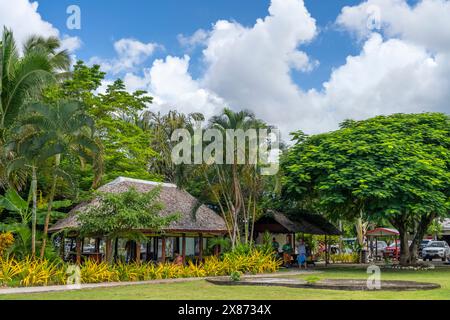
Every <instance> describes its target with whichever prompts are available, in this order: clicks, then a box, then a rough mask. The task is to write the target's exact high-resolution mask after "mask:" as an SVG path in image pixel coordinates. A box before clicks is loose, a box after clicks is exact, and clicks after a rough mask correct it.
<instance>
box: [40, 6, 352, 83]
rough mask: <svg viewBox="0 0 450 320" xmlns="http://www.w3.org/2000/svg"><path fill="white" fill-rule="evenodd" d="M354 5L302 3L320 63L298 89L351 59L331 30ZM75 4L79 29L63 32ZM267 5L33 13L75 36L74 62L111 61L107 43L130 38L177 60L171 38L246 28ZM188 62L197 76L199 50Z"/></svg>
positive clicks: (298, 76)
mask: <svg viewBox="0 0 450 320" xmlns="http://www.w3.org/2000/svg"><path fill="white" fill-rule="evenodd" d="M359 2H360V1H358V0H333V1H330V0H306V1H305V3H306V6H307V8H308V10H309V11H310V13H311V15H312V16H313V17H314V19H316V20H317V23H318V26H319V27H320V28H321V33H320V34H319V35H318V37H317V39H316V41H314V42H313V43H310V44H308V45H306V46H304V47H303V50H304V51H305V52H307V53H308V54H309V55H310V56H311V57H312V58H315V59H317V60H318V61H320V64H319V65H318V67H317V68H316V69H315V70H314V72H311V73H308V74H302V73H294V74H293V79H294V80H295V81H296V82H298V83H300V84H301V85H302V87H304V88H306V89H309V88H320V87H321V86H322V83H323V82H324V81H326V80H327V79H328V77H329V75H330V73H331V70H332V68H333V67H335V66H338V65H340V64H342V63H344V62H345V58H346V57H347V56H348V55H350V54H356V53H357V52H358V49H359V44H358V43H357V42H355V41H353V40H354V39H353V40H352V39H351V37H350V35H349V34H347V33H344V32H342V31H339V30H337V28H336V27H335V26H334V25H333V24H334V21H335V20H336V18H337V16H338V15H339V13H340V11H341V9H342V7H343V6H346V5H355V4H357V3H359ZM72 4H75V5H78V6H79V7H80V9H81V12H82V29H81V30H79V31H78V30H68V29H67V28H66V20H67V16H68V15H67V14H66V8H67V7H68V6H69V5H72ZM269 5H270V0H246V1H242V0H218V1H216V0H215V1H209V0H189V1H181V0H164V1H148V0H130V1H107V0H95V1H92V0H83V1H74V0H59V1H54V0H40V1H39V13H40V14H41V15H42V17H43V18H44V20H47V21H49V22H51V23H52V24H53V25H54V26H55V27H56V28H58V29H59V30H61V31H65V33H67V34H68V35H71V36H79V37H80V38H81V39H82V41H83V46H82V47H81V49H80V50H79V51H78V52H77V57H78V58H80V59H82V60H85V61H88V60H89V59H90V58H91V57H92V56H101V57H104V58H113V57H114V54H115V53H114V50H113V43H114V42H115V41H117V40H119V39H122V38H135V39H138V40H139V41H142V42H156V43H160V44H162V45H164V47H165V50H164V51H163V52H157V53H156V54H155V55H154V56H153V57H152V58H155V57H156V58H157V57H163V56H164V55H166V54H172V55H182V54H184V51H185V49H184V48H182V47H181V46H180V44H179V42H178V40H177V35H179V34H185V35H190V34H193V33H194V32H195V31H196V30H198V29H209V28H211V25H212V24H213V23H214V22H216V21H217V20H221V19H225V20H234V21H237V22H239V23H240V24H242V25H244V26H247V27H251V26H253V25H254V23H255V21H256V19H258V18H261V17H264V16H266V15H267V10H268V7H269ZM189 53H190V54H191V56H192V61H193V62H194V63H193V64H192V65H191V66H190V68H191V69H190V70H191V71H192V72H193V75H194V76H198V71H199V67H197V66H196V64H195V62H198V60H200V59H201V57H200V52H199V50H197V51H195V52H189Z"/></svg>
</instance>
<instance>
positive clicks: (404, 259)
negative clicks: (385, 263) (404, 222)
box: [398, 227, 410, 266]
mask: <svg viewBox="0 0 450 320" xmlns="http://www.w3.org/2000/svg"><path fill="white" fill-rule="evenodd" d="M398 232H399V233H400V265H402V266H406V265H409V263H410V252H409V243H408V232H407V231H406V228H405V227H401V228H399V230H398Z"/></svg>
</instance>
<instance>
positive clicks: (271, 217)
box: [255, 211, 341, 236]
mask: <svg viewBox="0 0 450 320" xmlns="http://www.w3.org/2000/svg"><path fill="white" fill-rule="evenodd" d="M255 231H256V232H259V233H263V232H265V231H269V232H270V233H282V234H295V233H305V234H313V235H330V236H337V235H340V234H341V232H340V231H339V230H338V229H337V228H336V227H335V226H334V225H332V224H331V223H330V222H328V221H327V220H326V219H325V218H324V217H322V216H320V215H318V214H310V213H301V214H297V215H289V216H288V215H285V214H282V213H280V212H274V211H271V212H268V213H267V214H266V215H265V216H263V217H262V218H261V219H259V220H258V222H257V223H256V224H255Z"/></svg>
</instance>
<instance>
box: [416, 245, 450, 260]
mask: <svg viewBox="0 0 450 320" xmlns="http://www.w3.org/2000/svg"><path fill="white" fill-rule="evenodd" d="M422 256H423V260H424V261H426V260H427V259H428V260H430V261H432V260H433V259H434V258H440V259H442V261H447V259H448V258H449V257H450V247H449V246H448V243H447V242H445V241H431V242H430V243H429V244H428V245H427V246H426V247H424V248H423V249H422Z"/></svg>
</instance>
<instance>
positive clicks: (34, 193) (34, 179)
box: [31, 165, 37, 258]
mask: <svg viewBox="0 0 450 320" xmlns="http://www.w3.org/2000/svg"><path fill="white" fill-rule="evenodd" d="M31 190H32V197H33V208H32V215H31V256H32V257H33V258H34V257H35V256H36V219H37V218H36V217H37V175H36V167H35V166H34V165H33V166H32V180H31Z"/></svg>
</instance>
